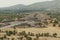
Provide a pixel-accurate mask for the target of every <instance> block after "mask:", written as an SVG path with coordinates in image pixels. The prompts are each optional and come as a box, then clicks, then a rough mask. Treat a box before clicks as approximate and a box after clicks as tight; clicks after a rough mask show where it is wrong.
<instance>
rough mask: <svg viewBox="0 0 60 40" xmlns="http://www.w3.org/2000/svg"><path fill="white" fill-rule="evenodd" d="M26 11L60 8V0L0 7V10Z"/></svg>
mask: <svg viewBox="0 0 60 40" xmlns="http://www.w3.org/2000/svg"><path fill="white" fill-rule="evenodd" d="M1 10H2V11H10V12H11V11H14V12H16V11H18V12H19V11H26V10H60V0H54V1H45V2H37V3H34V4H31V5H23V4H18V5H14V6H11V7H5V8H0V11H1Z"/></svg>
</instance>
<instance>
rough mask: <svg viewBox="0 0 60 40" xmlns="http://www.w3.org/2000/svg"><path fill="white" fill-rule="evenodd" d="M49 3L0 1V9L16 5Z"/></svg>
mask: <svg viewBox="0 0 60 40" xmlns="http://www.w3.org/2000/svg"><path fill="white" fill-rule="evenodd" d="M42 1H50V0H0V7H8V6H12V5H16V4H25V5H29V4H32V3H35V2H42Z"/></svg>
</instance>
